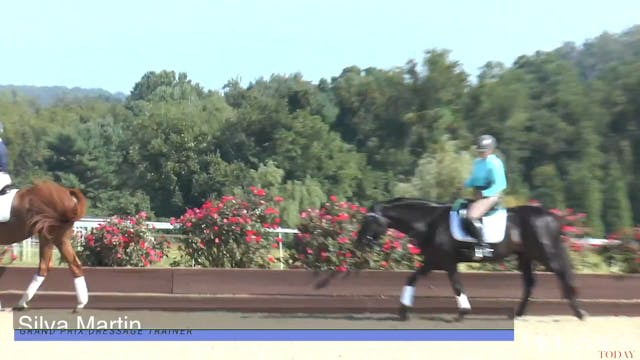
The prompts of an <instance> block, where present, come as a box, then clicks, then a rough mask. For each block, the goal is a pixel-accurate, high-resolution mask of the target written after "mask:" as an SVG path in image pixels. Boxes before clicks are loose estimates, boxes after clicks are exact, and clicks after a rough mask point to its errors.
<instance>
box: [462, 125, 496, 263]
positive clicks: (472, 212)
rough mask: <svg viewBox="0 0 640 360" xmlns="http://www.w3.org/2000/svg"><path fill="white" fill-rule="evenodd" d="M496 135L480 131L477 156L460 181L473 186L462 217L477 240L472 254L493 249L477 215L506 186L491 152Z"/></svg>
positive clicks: (483, 254) (492, 203)
mask: <svg viewBox="0 0 640 360" xmlns="http://www.w3.org/2000/svg"><path fill="white" fill-rule="evenodd" d="M496 145H497V142H496V139H495V138H494V137H493V136H491V135H482V136H480V137H478V139H477V142H476V151H477V152H478V158H476V159H475V161H474V162H473V168H472V171H471V176H470V177H469V178H468V179H467V180H466V181H465V182H464V185H463V186H464V188H474V189H475V194H474V198H475V200H474V201H473V202H472V203H471V204H469V207H468V209H467V214H466V220H467V222H468V223H471V225H472V226H469V227H470V228H471V229H470V230H471V231H472V232H473V233H474V234H472V235H473V236H474V237H475V238H476V239H477V240H478V246H477V247H476V252H475V255H476V258H482V257H483V256H491V255H492V252H493V250H492V249H491V248H490V247H489V246H488V245H487V243H486V242H485V239H484V236H483V233H482V229H481V227H482V224H481V223H480V219H481V218H482V216H483V215H484V214H486V213H487V212H488V211H489V210H490V209H491V208H493V207H494V206H495V205H497V204H498V202H499V201H500V198H501V197H502V193H503V192H504V190H505V189H506V188H507V177H506V175H505V170H504V164H503V163H502V160H500V158H499V157H497V156H496V155H495V154H494V153H493V152H494V150H495V149H496Z"/></svg>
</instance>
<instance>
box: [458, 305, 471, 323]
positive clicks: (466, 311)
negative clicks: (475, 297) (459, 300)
mask: <svg viewBox="0 0 640 360" xmlns="http://www.w3.org/2000/svg"><path fill="white" fill-rule="evenodd" d="M470 313H471V309H467V308H462V309H458V321H462V320H463V319H464V316H465V315H468V314H470Z"/></svg>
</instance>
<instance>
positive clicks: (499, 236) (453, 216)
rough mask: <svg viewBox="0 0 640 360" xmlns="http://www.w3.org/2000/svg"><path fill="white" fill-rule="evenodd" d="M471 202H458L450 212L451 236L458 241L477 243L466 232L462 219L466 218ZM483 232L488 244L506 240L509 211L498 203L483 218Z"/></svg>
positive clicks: (463, 200) (464, 200)
mask: <svg viewBox="0 0 640 360" xmlns="http://www.w3.org/2000/svg"><path fill="white" fill-rule="evenodd" d="M469 203H470V201H469V200H467V199H459V200H457V201H456V202H455V203H454V204H453V206H452V207H451V211H450V212H449V226H450V230H451V235H453V237H454V238H455V239H456V240H459V241H468V242H476V241H477V240H476V239H475V238H474V237H472V236H471V235H469V234H468V233H467V232H466V231H465V230H464V224H463V222H462V218H464V217H465V216H466V211H467V208H468V206H469ZM481 222H482V232H483V234H484V240H485V241H486V242H487V243H498V242H500V241H502V240H504V238H505V234H506V228H507V209H505V208H504V207H503V206H502V204H501V203H499V202H498V204H496V205H495V206H494V207H493V208H491V209H490V210H489V211H487V213H486V214H485V215H484V216H483V217H482V219H481Z"/></svg>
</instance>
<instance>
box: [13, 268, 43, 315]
mask: <svg viewBox="0 0 640 360" xmlns="http://www.w3.org/2000/svg"><path fill="white" fill-rule="evenodd" d="M43 281H44V276H40V275H38V274H35V275H34V276H33V278H32V279H31V283H30V284H29V286H28V287H27V291H26V292H25V293H24V295H23V296H22V299H20V302H19V303H18V305H20V306H21V307H27V303H28V302H29V300H31V299H32V298H33V295H35V294H36V291H38V289H39V288H40V285H42V282H43Z"/></svg>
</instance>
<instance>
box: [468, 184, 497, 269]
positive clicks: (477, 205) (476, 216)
mask: <svg viewBox="0 0 640 360" xmlns="http://www.w3.org/2000/svg"><path fill="white" fill-rule="evenodd" d="M497 203H498V197H497V196H492V197H486V198H481V199H478V200H476V201H475V202H473V203H472V204H470V205H469V209H468V210H467V219H469V221H470V222H471V223H472V224H473V225H474V228H475V229H474V230H475V231H474V233H475V234H474V235H475V236H474V237H475V238H476V239H477V240H478V245H479V246H478V248H479V249H478V251H476V256H479V257H482V253H483V252H489V250H490V248H489V246H488V245H487V243H486V242H485V239H484V235H483V232H482V224H481V223H480V219H481V218H482V216H483V215H484V214H486V213H487V212H488V211H489V210H490V209H491V208H492V207H494V206H495V205H496V204H497Z"/></svg>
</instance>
